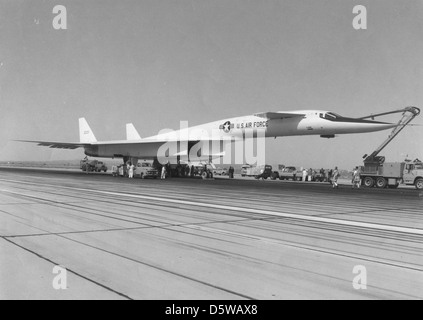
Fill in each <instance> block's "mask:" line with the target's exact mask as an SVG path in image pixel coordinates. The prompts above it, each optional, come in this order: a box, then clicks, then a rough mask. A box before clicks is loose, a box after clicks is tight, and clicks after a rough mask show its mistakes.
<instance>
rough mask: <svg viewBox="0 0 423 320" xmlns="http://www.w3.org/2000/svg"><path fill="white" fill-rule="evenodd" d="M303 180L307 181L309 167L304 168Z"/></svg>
mask: <svg viewBox="0 0 423 320" xmlns="http://www.w3.org/2000/svg"><path fill="white" fill-rule="evenodd" d="M303 181H307V169H306V168H304V170H303Z"/></svg>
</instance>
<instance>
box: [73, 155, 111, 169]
mask: <svg viewBox="0 0 423 320" xmlns="http://www.w3.org/2000/svg"><path fill="white" fill-rule="evenodd" d="M79 168H80V169H81V170H82V171H88V172H101V171H104V172H107V166H106V165H105V164H104V163H103V162H102V161H98V160H95V159H94V160H89V159H88V158H85V159H83V160H81V161H80V162H79Z"/></svg>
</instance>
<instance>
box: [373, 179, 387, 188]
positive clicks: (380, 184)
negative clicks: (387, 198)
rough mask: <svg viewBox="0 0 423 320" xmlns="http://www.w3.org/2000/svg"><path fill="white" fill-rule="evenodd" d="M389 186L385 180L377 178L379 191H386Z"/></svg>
mask: <svg viewBox="0 0 423 320" xmlns="http://www.w3.org/2000/svg"><path fill="white" fill-rule="evenodd" d="M387 185H388V181H386V179H385V178H382V177H381V178H377V180H376V187H378V188H379V189H384V188H386V186H387Z"/></svg>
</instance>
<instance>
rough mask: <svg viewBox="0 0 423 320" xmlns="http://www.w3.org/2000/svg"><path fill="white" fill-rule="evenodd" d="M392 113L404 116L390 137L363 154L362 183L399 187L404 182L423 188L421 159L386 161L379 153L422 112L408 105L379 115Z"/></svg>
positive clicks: (383, 186) (381, 186)
mask: <svg viewBox="0 0 423 320" xmlns="http://www.w3.org/2000/svg"><path fill="white" fill-rule="evenodd" d="M392 113H402V118H401V120H400V121H399V122H398V125H397V126H396V127H395V128H394V129H393V130H392V132H391V134H390V135H389V136H388V138H387V139H386V140H385V141H384V142H383V143H382V144H381V145H380V146H379V147H378V148H377V149H376V150H375V151H373V152H372V153H371V154H370V155H369V156H368V155H367V154H366V155H364V156H363V159H364V166H362V167H361V170H360V178H361V183H362V185H364V186H365V187H368V188H371V187H374V186H376V187H377V188H381V189H383V188H387V187H389V188H398V186H399V185H400V184H401V183H403V184H406V185H414V186H415V187H416V189H418V190H422V189H423V164H422V162H421V161H420V160H418V159H416V160H415V161H414V162H412V161H409V160H408V161H404V162H385V157H383V156H379V153H380V152H381V151H382V150H383V149H384V148H385V147H386V146H387V145H388V144H389V143H390V142H391V141H392V140H393V139H394V138H395V137H396V136H397V135H398V134H399V133H400V132H401V131H402V130H404V128H406V127H407V125H408V124H409V123H410V122H411V121H412V120H413V119H414V118H415V117H417V116H418V115H419V114H420V109H419V108H416V107H413V106H411V107H406V108H404V109H401V110H397V111H392V112H386V113H382V114H379V115H373V117H375V116H380V115H387V114H392Z"/></svg>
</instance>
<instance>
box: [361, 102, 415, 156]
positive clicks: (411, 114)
mask: <svg viewBox="0 0 423 320" xmlns="http://www.w3.org/2000/svg"><path fill="white" fill-rule="evenodd" d="M394 113H402V117H401V120H400V121H399V122H398V124H397V126H396V127H395V128H394V129H393V130H392V132H391V134H390V135H389V136H388V138H387V139H386V140H385V141H384V142H383V143H382V144H381V145H380V146H379V147H378V148H377V149H376V150H375V151H373V153H372V154H371V155H369V156H368V155H367V154H366V155H364V156H363V159H365V160H364V163H383V162H384V161H385V157H378V154H379V153H380V152H381V151H382V150H383V149H384V148H385V147H386V146H387V145H388V144H389V143H390V142H391V141H392V140H393V139H394V138H395V137H396V136H397V135H398V134H399V133H400V132H401V131H402V130H403V129H404V128H405V127H406V126H407V125H408V124H409V123H410V122H411V121H413V120H414V118H415V117H417V116H418V115H419V114H420V109H419V108H416V107H413V106H410V107H406V108H404V109H400V110H395V111H391V112H385V113H380V114H375V115H371V116H368V117H365V118H363V119H367V118H374V117H378V116H383V115H388V114H394Z"/></svg>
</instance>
